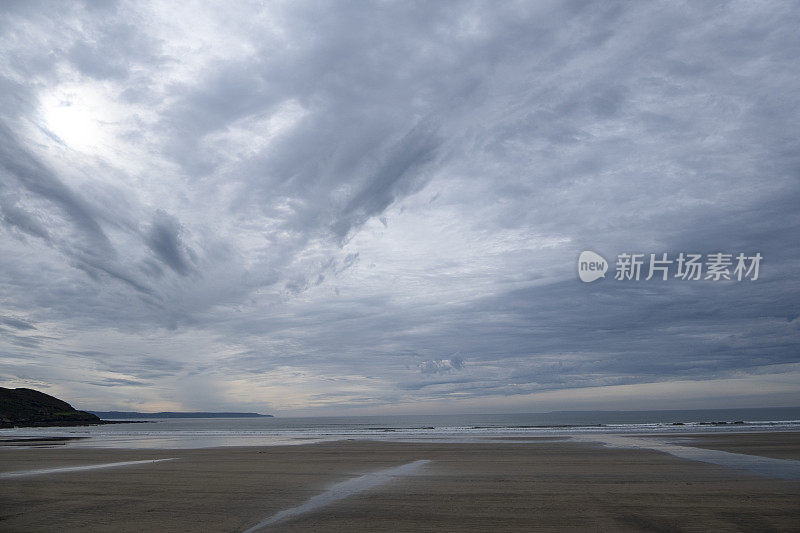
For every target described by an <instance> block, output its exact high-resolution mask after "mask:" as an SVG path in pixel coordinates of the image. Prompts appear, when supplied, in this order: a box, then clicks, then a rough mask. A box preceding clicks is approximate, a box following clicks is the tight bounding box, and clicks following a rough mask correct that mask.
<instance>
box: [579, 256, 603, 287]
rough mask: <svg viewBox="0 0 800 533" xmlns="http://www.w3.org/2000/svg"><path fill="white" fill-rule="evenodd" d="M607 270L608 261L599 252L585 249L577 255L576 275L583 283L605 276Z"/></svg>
mask: <svg viewBox="0 0 800 533" xmlns="http://www.w3.org/2000/svg"><path fill="white" fill-rule="evenodd" d="M607 270H608V261H606V260H605V259H603V256H602V255H600V254H596V253H594V252H591V251H589V250H586V251H585V252H581V255H580V256H579V257H578V277H580V278H581V281H583V282H584V283H590V282H592V281H594V280H596V279H599V278H604V277H606V271H607Z"/></svg>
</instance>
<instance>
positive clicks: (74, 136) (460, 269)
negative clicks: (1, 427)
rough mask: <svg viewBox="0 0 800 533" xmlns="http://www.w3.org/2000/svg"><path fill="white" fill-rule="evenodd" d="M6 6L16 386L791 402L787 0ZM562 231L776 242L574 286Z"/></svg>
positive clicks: (799, 17)
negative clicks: (704, 270) (703, 275)
mask: <svg viewBox="0 0 800 533" xmlns="http://www.w3.org/2000/svg"><path fill="white" fill-rule="evenodd" d="M0 9H2V11H3V15H4V16H2V17H0V41H2V46H3V49H4V50H6V51H7V52H6V54H4V55H3V56H2V57H0V103H1V104H2V105H1V106H0V272H2V273H3V275H2V277H0V302H2V306H3V308H2V309H0V317H2V318H0V374H1V375H2V376H3V380H4V383H6V385H14V384H24V383H37V384H47V385H49V386H51V387H54V390H55V388H58V389H59V391H63V392H64V393H65V394H66V395H67V396H69V395H74V396H76V397H78V398H80V399H83V401H85V402H87V407H92V408H98V409H99V408H106V407H107V408H132V407H137V408H139V407H140V408H153V409H157V410H174V409H179V408H187V409H217V408H218V409H235V410H245V409H253V410H268V411H271V410H275V411H279V412H328V411H330V410H336V409H339V410H341V409H350V410H351V411H353V412H359V410H364V409H366V408H373V409H376V410H380V409H390V408H391V409H400V408H403V409H406V410H414V409H416V410H427V409H429V408H434V407H432V406H440V407H437V409H438V408H440V409H442V410H445V409H451V408H452V409H459V410H469V409H471V408H475V406H479V407H480V408H481V409H492V406H496V408H497V409H514V410H535V409H537V408H553V409H558V408H561V407H564V406H575V405H579V404H577V403H574V402H584V403H583V404H580V405H583V406H584V407H588V406H592V407H596V406H602V405H604V404H603V402H604V401H605V402H611V400H609V398H611V397H612V396H613V395H615V394H616V395H617V397H619V398H623V399H624V398H625V395H626V394H629V395H632V396H630V397H631V398H634V397H635V399H637V400H641V401H645V400H647V398H652V395H651V393H650V392H652V394H655V392H654V391H669V390H675V391H678V390H680V391H681V395H683V396H685V397H687V398H690V399H687V400H686V401H687V402H688V401H693V402H695V404H694V406H698V407H700V406H704V405H711V404H713V403H714V402H718V403H719V402H723V401H724V402H734V403H735V402H737V401H739V402H740V403H742V404H744V403H748V404H752V403H753V402H757V403H761V404H769V403H773V404H776V405H777V404H788V403H795V404H796V403H797V402H798V401H800V390H799V389H798V388H797V383H800V381H798V379H797V378H798V372H800V360H798V354H800V351H799V350H798V348H799V345H798V342H797V339H798V338H800V337H799V336H798V327H800V326H798V323H799V322H798V316H800V308H798V302H800V298H798V296H800V283H799V282H798V281H797V267H798V264H800V255H799V254H798V248H797V246H796V245H794V241H795V240H796V235H797V234H798V231H799V230H800V214H798V210H797V205H798V202H799V201H800V179H799V178H800V146H799V145H798V141H797V135H796V133H795V130H796V124H797V123H798V119H800V116H798V115H800V97H798V96H797V95H798V94H800V91H798V89H800V87H798V80H800V67H798V64H797V61H796V57H797V55H798V53H800V38H798V37H797V32H796V27H797V26H798V23H800V10H798V8H797V7H796V6H795V5H794V4H793V3H790V2H780V1H779V2H770V3H767V4H759V5H757V6H752V5H750V6H744V5H739V4H720V5H715V7H714V9H713V11H709V9H710V8H709V5H708V4H698V3H691V2H686V3H679V4H669V5H664V4H630V3H623V2H606V3H594V2H567V3H561V2H554V3H543V2H537V3H532V2H531V3H503V4H498V3H494V2H492V3H489V2H485V3H484V2H431V3H426V4H415V5H413V6H411V5H409V4H407V3H402V2H388V3H382V4H380V5H378V4H374V5H365V4H364V3H361V2H352V3H351V2H337V3H335V4H328V5H321V6H320V5H311V4H306V3H303V2H294V3H291V4H288V5H279V4H261V3H255V2H254V3H248V2H245V3H241V4H238V5H237V6H236V8H235V9H233V8H231V7H230V6H228V5H226V4H224V3H217V2H208V3H205V4H203V5H202V6H201V8H199V9H194V8H186V7H183V6H180V5H177V4H176V5H170V4H157V5H142V4H137V3H126V2H123V3H116V4H107V3H104V2H99V3H97V2H85V3H69V4H66V3H56V4H53V3H38V2H7V3H5V4H4V5H3V7H2V8H0ZM19 27H24V28H25V30H26V31H25V32H24V38H23V33H22V32H19V31H17V30H15V28H19ZM582 250H594V251H596V252H598V253H601V254H603V255H604V256H605V257H606V258H608V259H611V260H612V261H613V258H614V257H615V255H616V254H617V253H620V252H644V253H650V252H652V253H662V252H668V253H670V254H673V255H674V254H676V253H678V252H681V251H684V252H700V253H712V252H716V251H727V252H732V253H738V252H745V253H748V254H749V253H754V252H760V253H761V254H762V255H763V256H764V264H763V266H762V277H761V278H760V279H759V280H758V281H756V282H738V283H733V282H732V283H716V282H698V283H686V282H680V281H677V280H673V281H670V282H663V283H661V282H644V281H641V282H617V281H614V280H613V279H606V280H602V281H598V282H596V283H593V284H582V283H580V282H579V281H578V280H577V278H576V274H575V262H576V259H577V256H578V254H579V253H580V252H581V251H582ZM26 325H28V326H30V327H27V326H26ZM119 387H122V388H119ZM118 391H119V392H118ZM199 391H203V392H202V393H200V392H199ZM631 391H634V392H631ZM648 391H650V392H648ZM692 391H694V392H692ZM690 393H691V394H690ZM659 394H661V393H659ZM664 394H666V392H664ZM736 394H738V395H739V398H740V399H739V400H737V399H736ZM131 395H133V396H136V398H132V396H131ZM453 398H459V401H458V402H460V403H458V402H456V403H453V402H454V400H453ZM652 401H654V402H655V401H656V400H652ZM664 401H668V400H664ZM470 402H479V403H470ZM570 402H573V403H570ZM608 405H612V403H608ZM614 405H617V404H614ZM641 405H643V404H641ZM403 406H405V407H403ZM459 406H461V407H459ZM653 406H656V404H653ZM664 406H667V407H668V406H669V405H667V404H664Z"/></svg>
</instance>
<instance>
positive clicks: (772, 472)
mask: <svg viewBox="0 0 800 533" xmlns="http://www.w3.org/2000/svg"><path fill="white" fill-rule="evenodd" d="M574 438H575V440H580V441H590V442H599V443H602V444H605V445H608V446H613V447H616V448H639V449H642V448H644V449H649V450H656V451H659V452H664V453H668V454H670V455H674V456H675V457H680V458H681V459H689V460H692V461H701V462H703V463H711V464H715V465H720V466H727V467H729V468H738V469H741V470H749V471H751V472H755V473H756V474H761V475H764V476H769V477H774V478H779V479H791V480H800V461H798V460H796V459H775V458H773V457H762V456H760V455H747V454H743V453H732V452H724V451H722V450H710V449H706V448H695V447H692V446H679V445H677V444H670V443H669V442H665V441H664V440H659V439H655V438H647V439H643V438H636V437H627V436H622V435H611V434H605V435H599V434H596V435H583V436H576V437H574Z"/></svg>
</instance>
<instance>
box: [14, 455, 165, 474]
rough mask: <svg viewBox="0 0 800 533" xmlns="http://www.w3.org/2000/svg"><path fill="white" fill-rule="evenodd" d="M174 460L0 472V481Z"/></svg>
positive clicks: (147, 460)
mask: <svg viewBox="0 0 800 533" xmlns="http://www.w3.org/2000/svg"><path fill="white" fill-rule="evenodd" d="M175 459H177V457H170V458H168V459H146V460H144V461H122V462H119V463H101V464H96V465H83V466H62V467H59V468H42V469H39V470H18V471H16V472H0V479H9V478H17V477H28V476H39V475H42V474H60V473H62V472H82V471H84V470H98V469H101V468H116V467H118V466H133V465H144V464H149V463H160V462H161V461H174V460H175Z"/></svg>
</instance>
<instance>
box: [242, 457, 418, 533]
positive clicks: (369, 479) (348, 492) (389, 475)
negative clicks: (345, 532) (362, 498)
mask: <svg viewBox="0 0 800 533" xmlns="http://www.w3.org/2000/svg"><path fill="white" fill-rule="evenodd" d="M427 463H430V461H429V460H427V459H423V460H420V461H414V462H413V463H407V464H404V465H401V466H396V467H394V468H387V469H386V470H380V471H378V472H373V473H371V474H365V475H363V476H360V477H357V478H353V479H348V480H347V481H342V482H340V483H336V484H335V485H332V486H331V487H330V488H329V489H328V490H326V491H325V492H323V493H321V494H317V495H316V496H313V497H312V498H310V499H308V500H306V502H305V503H303V504H302V505H298V506H297V507H292V508H291V509H284V510H283V511H281V512H279V513H276V514H274V515H272V516H271V517H269V518H267V519H266V520H264V521H263V522H259V523H258V524H256V525H254V526H253V527H251V528H249V529H246V530H245V531H244V533H254V532H255V531H259V530H261V529H263V528H265V527H267V526H270V525H273V524H276V523H278V522H282V521H284V520H288V519H290V518H294V517H296V516H299V515H302V514H305V513H308V512H311V511H314V510H316V509H319V508H320V507H325V506H326V505H330V504H332V503H333V502H336V501H339V500H342V499H344V498H347V497H349V496H352V495H354V494H358V493H359V492H364V491H366V490H369V489H371V488H374V487H377V486H378V485H383V484H384V483H387V482H389V481H391V480H392V479H393V478H395V477H398V476H405V475H408V474H411V473H413V472H414V471H416V470H417V469H419V467H421V466H422V465H425V464H427Z"/></svg>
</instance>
